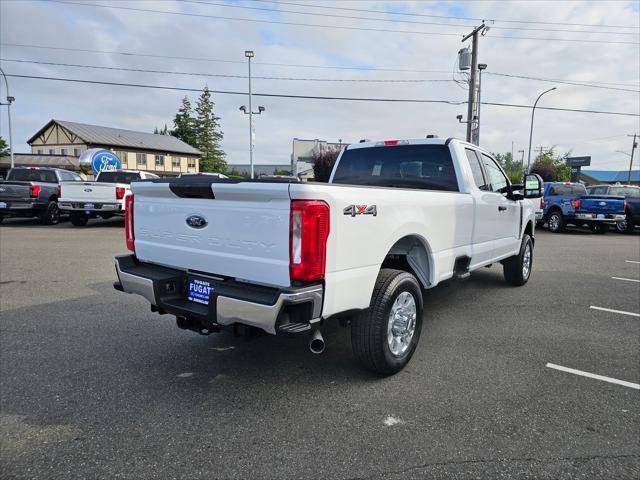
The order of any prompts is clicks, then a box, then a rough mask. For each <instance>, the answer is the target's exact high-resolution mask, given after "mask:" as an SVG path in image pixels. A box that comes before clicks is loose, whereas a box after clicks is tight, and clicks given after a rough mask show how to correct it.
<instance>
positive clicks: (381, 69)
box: [0, 43, 637, 92]
mask: <svg viewBox="0 0 640 480" xmlns="http://www.w3.org/2000/svg"><path fill="white" fill-rule="evenodd" d="M0 46H9V47H21V48H37V49H45V50H60V51H69V52H86V53H99V54H106V55H122V56H127V57H149V58H162V59H169V60H187V61H201V62H213V63H232V64H240V65H243V66H244V65H246V64H247V62H245V61H242V60H224V59H215V58H204V57H182V56H172V55H158V54H151V53H135V52H119V51H110V50H92V49H86V48H69V47H55V46H50V45H29V44H22V43H0ZM454 63H455V62H454ZM252 64H254V65H264V66H275V67H293V68H312V69H316V68H317V69H330V70H358V71H368V72H377V71H379V72H396V73H446V74H450V73H451V70H419V69H417V70H416V69H403V68H385V67H344V66H336V65H305V64H296V63H269V62H252ZM485 73H488V74H491V75H500V76H505V77H514V78H523V79H528V80H538V81H543V82H573V83H576V84H578V85H582V86H586V87H590V86H596V85H614V86H621V87H635V86H637V85H633V84H628V83H616V82H595V81H594V82H589V81H581V80H572V79H557V78H543V77H530V76H524V75H512V74H506V73H499V72H488V71H487V72H485ZM630 91H634V92H635V90H630Z"/></svg>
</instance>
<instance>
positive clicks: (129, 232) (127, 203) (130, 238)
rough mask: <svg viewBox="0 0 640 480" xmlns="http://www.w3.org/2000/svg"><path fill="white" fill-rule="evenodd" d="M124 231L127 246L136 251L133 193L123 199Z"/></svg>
mask: <svg viewBox="0 0 640 480" xmlns="http://www.w3.org/2000/svg"><path fill="white" fill-rule="evenodd" d="M124 232H125V236H126V238H127V248H128V249H129V250H131V251H132V252H135V251H136V237H135V235H134V233H133V194H132V195H127V197H126V198H125V199H124Z"/></svg>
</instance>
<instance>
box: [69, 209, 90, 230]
mask: <svg viewBox="0 0 640 480" xmlns="http://www.w3.org/2000/svg"><path fill="white" fill-rule="evenodd" d="M69 220H71V223H72V224H73V226H74V227H84V226H85V225H86V224H87V222H88V221H89V217H87V216H86V215H84V214H83V213H78V212H71V214H70V215H69Z"/></svg>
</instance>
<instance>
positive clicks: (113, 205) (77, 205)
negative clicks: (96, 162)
mask: <svg viewBox="0 0 640 480" xmlns="http://www.w3.org/2000/svg"><path fill="white" fill-rule="evenodd" d="M151 178H160V177H158V175H155V174H153V173H149V172H142V171H139V170H105V171H102V172H100V173H98V176H97V177H96V181H95V182H62V183H61V184H60V199H59V200H58V207H59V208H60V210H63V211H65V212H67V213H69V219H70V220H71V223H72V224H73V225H75V226H76V227H84V226H85V225H86V224H87V222H88V221H89V219H90V218H96V217H98V216H100V217H102V218H104V219H108V218H111V217H113V216H114V215H124V208H125V197H126V196H127V195H129V193H130V191H131V182H133V181H136V180H146V179H151Z"/></svg>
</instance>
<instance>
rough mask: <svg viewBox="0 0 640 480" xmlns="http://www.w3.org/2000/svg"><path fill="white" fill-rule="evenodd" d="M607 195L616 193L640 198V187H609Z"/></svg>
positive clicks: (621, 195)
mask: <svg viewBox="0 0 640 480" xmlns="http://www.w3.org/2000/svg"><path fill="white" fill-rule="evenodd" d="M609 195H616V196H620V197H626V198H630V197H631V198H640V188H633V187H611V188H610V189H609Z"/></svg>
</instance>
